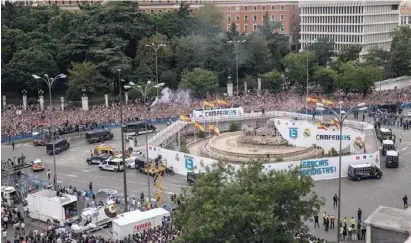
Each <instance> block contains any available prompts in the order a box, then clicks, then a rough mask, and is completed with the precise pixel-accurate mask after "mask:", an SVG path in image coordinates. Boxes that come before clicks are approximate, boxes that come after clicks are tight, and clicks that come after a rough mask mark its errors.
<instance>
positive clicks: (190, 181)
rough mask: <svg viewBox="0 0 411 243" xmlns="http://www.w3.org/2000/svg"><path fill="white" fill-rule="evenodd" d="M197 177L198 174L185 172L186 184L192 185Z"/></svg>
mask: <svg viewBox="0 0 411 243" xmlns="http://www.w3.org/2000/svg"><path fill="white" fill-rule="evenodd" d="M199 175H200V173H199V172H187V183H188V184H190V185H191V184H193V183H194V182H195V181H196V180H197V177H198V176H199Z"/></svg>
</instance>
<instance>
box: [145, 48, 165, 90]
mask: <svg viewBox="0 0 411 243" xmlns="http://www.w3.org/2000/svg"><path fill="white" fill-rule="evenodd" d="M165 46H166V44H154V43H151V44H150V45H146V47H151V48H153V50H154V52H155V53H156V79H157V85H158V50H160V48H161V47H165ZM157 97H159V94H158V88H157Z"/></svg>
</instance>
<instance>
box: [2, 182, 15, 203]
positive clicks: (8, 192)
mask: <svg viewBox="0 0 411 243" xmlns="http://www.w3.org/2000/svg"><path fill="white" fill-rule="evenodd" d="M1 200H2V201H3V202H4V203H5V204H6V205H7V206H9V207H11V206H13V205H15V204H17V202H18V201H19V198H18V194H17V191H16V189H15V188H14V187H12V186H2V187H1Z"/></svg>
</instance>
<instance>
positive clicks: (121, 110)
mask: <svg viewBox="0 0 411 243" xmlns="http://www.w3.org/2000/svg"><path fill="white" fill-rule="evenodd" d="M117 72H118V89H119V95H120V98H119V102H120V124H121V126H120V127H121V158H122V160H123V183H124V212H127V211H128V198H127V170H126V168H127V166H126V159H125V158H124V152H125V151H124V133H123V104H122V103H121V95H122V94H121V82H124V79H121V77H120V74H121V69H120V68H117Z"/></svg>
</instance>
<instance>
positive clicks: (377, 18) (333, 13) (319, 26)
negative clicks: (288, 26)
mask: <svg viewBox="0 0 411 243" xmlns="http://www.w3.org/2000/svg"><path fill="white" fill-rule="evenodd" d="M400 2H401V1H400V0H379V1H374V0H363V1H350V0H345V1H344V0H335V1H327V0H302V1H300V2H299V7H300V11H301V15H300V17H301V23H300V26H301V31H300V36H301V39H300V43H301V50H304V49H306V48H307V47H308V46H309V45H310V44H312V43H314V42H316V40H317V39H319V38H324V37H326V38H329V39H331V40H333V41H334V43H335V44H334V51H335V52H337V53H338V52H340V51H341V50H343V49H345V48H347V47H349V46H350V45H361V46H362V52H361V55H364V54H367V53H368V50H369V49H370V48H372V47H375V46H379V47H381V48H383V49H384V50H389V49H390V47H391V40H392V38H391V32H392V31H393V30H394V29H395V28H396V27H397V26H398V23H399V17H400V9H399V4H400Z"/></svg>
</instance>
